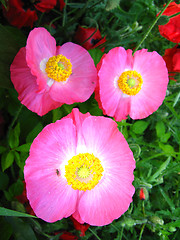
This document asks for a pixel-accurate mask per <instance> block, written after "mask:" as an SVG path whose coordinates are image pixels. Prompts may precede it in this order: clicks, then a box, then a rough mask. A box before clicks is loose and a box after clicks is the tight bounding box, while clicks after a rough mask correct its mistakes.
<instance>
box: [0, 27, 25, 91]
mask: <svg viewBox="0 0 180 240" xmlns="http://www.w3.org/2000/svg"><path fill="white" fill-rule="evenodd" d="M12 29H13V31H12ZM0 36H1V37H0V87H3V88H11V87H13V84H12V83H11V80H10V71H9V69H10V65H11V63H12V61H13V59H14V57H15V55H16V54H17V52H18V50H19V48H20V47H21V46H20V45H19V42H20V41H19V39H20V38H21V39H22V38H25V37H24V35H23V34H22V32H21V31H20V30H19V29H17V28H14V27H9V26H8V27H5V26H3V25H1V24H0ZM17 36H20V38H17Z"/></svg>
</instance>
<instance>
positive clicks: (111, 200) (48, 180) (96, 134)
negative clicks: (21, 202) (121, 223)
mask: <svg viewBox="0 0 180 240" xmlns="http://www.w3.org/2000/svg"><path fill="white" fill-rule="evenodd" d="M134 168H135V161H134V158H133V154H132V152H131V150H130V148H129V146H128V143H127V142H126V140H125V138H124V137H123V135H122V134H121V133H120V132H119V130H118V128H117V124H116V123H115V122H114V121H113V120H112V119H110V118H105V117H102V116H99V117H95V116H91V115H90V114H89V113H87V114H82V113H80V112H79V110H78V109H73V111H72V113H71V114H69V115H68V116H67V117H65V118H63V119H61V120H58V121H57V122H55V123H52V124H49V125H47V126H46V127H45V128H44V129H43V130H42V132H41V133H40V134H39V135H38V136H37V137H36V138H35V140H34V142H33V143H32V145H31V149H30V156H29V157H28V159H27V160H26V164H25V167H24V176H25V182H26V188H27V197H28V199H29V201H30V205H31V207H32V208H33V210H34V212H35V214H36V215H37V216H38V217H39V218H42V219H43V220H45V221H47V222H55V221H57V220H60V219H62V218H64V217H65V218H66V217H69V216H70V215H73V217H74V218H75V219H76V220H77V221H78V222H80V223H84V222H86V223H88V224H90V225H97V226H102V225H106V224H109V223H111V222H112V221H113V220H114V219H117V218H119V217H120V216H121V215H122V214H123V213H124V212H125V211H127V209H128V207H129V205H130V203H131V201H132V196H133V194H134V187H133V185H132V181H133V179H134V175H133V170H134Z"/></svg>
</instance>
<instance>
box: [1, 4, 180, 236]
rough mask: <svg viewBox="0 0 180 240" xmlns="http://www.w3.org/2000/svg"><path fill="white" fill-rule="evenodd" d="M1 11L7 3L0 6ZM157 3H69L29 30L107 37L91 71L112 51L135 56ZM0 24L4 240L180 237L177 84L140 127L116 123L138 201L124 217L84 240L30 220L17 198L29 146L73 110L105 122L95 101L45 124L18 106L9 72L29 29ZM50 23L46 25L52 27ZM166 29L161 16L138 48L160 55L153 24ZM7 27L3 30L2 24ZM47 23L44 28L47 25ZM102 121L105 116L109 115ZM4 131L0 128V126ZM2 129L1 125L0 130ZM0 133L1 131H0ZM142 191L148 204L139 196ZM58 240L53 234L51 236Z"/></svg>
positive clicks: (68, 226) (66, 37) (67, 223)
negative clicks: (91, 31) (84, 31)
mask: <svg viewBox="0 0 180 240" xmlns="http://www.w3.org/2000/svg"><path fill="white" fill-rule="evenodd" d="M1 2H2V4H3V5H4V4H5V3H6V1H3V0H1ZM165 3H167V1H165V0H162V1H158V0H130V1H126V0H121V1H119V0H117V1H108V0H105V1H95V0H92V1H82V0H79V1H74V0H68V1H66V7H65V8H64V9H63V11H62V12H60V11H59V9H58V10H57V9H53V10H52V11H50V12H48V13H42V15H41V16H40V15H39V14H40V12H38V21H37V22H36V23H35V25H34V27H40V26H44V25H43V24H44V23H45V24H46V28H47V29H48V30H49V31H50V32H51V33H52V34H53V36H54V37H55V38H56V40H57V43H58V45H61V44H62V43H64V42H67V41H73V42H74V33H75V32H76V29H77V26H78V25H83V26H86V27H95V28H96V29H99V30H100V32H101V34H102V37H106V42H105V44H104V47H105V51H104V52H102V51H101V50H100V49H99V48H95V49H90V50H89V53H90V55H91V57H92V58H93V60H94V63H95V65H96V66H97V64H98V63H99V62H100V60H101V57H102V56H103V54H104V53H107V52H108V51H109V50H110V49H112V48H113V47H117V46H122V47H124V48H125V49H134V48H135V47H136V46H137V45H138V43H139V42H140V41H141V39H142V38H143V36H144V34H145V33H146V32H147V29H149V27H150V25H151V24H152V23H153V21H154V20H155V19H156V15H157V14H158V13H159V12H160V11H161V10H162V8H163V4H165ZM1 19H3V24H0V98H1V101H0V115H2V118H3V119H4V123H2V129H3V130H2V134H1V131H0V154H1V169H0V227H1V239H2V240H10V239H18V240H21V239H23V240H24V239H27V240H28V239H31V240H33V239H40V240H41V239H51V240H55V239H59V237H60V235H61V234H62V233H63V232H64V231H67V232H71V233H73V234H74V235H77V236H78V237H79V239H84V240H95V239H102V240H103V239H106V240H112V239H114V240H129V239H132V240H137V239H139V240H141V239H143V240H150V239H160V240H178V239H179V236H180V230H179V228H180V220H179V216H180V208H179V203H180V198H179V188H180V174H179V173H180V164H179V161H180V147H179V146H180V131H179V129H180V91H179V87H180V85H179V81H178V78H179V77H178V75H177V76H176V77H175V78H176V79H177V81H176V82H175V81H171V80H170V83H169V85H168V89H167V95H166V98H165V100H164V102H163V104H162V105H161V106H160V108H159V109H158V110H157V111H156V112H155V113H153V114H152V115H151V116H149V117H147V118H145V119H143V120H132V119H130V118H128V119H127V120H122V121H121V122H117V125H118V129H119V131H121V132H122V134H123V135H124V137H125V138H126V140H127V142H128V143H129V147H130V149H131V150H132V152H133V155H134V159H135V161H136V169H135V171H134V182H133V185H134V186H135V194H134V196H133V202H132V203H131V205H130V207H129V209H128V210H127V212H126V213H125V214H123V215H122V216H121V217H120V218H119V219H117V220H114V221H113V223H112V224H109V225H107V226H103V227H96V226H90V228H89V229H88V230H87V231H86V235H85V236H84V237H80V236H79V235H80V233H79V231H77V230H75V229H74V226H73V224H72V221H71V220H70V219H69V218H64V219H62V220H61V221H57V222H55V223H47V222H44V221H42V220H41V219H38V218H36V217H34V216H32V215H30V214H28V213H27V204H28V202H25V203H21V202H19V201H18V200H17V196H19V195H21V194H22V192H23V190H24V184H23V180H24V176H23V170H24V164H25V161H26V159H27V158H28V156H29V149H30V146H31V144H32V142H33V140H34V139H35V138H36V137H37V135H38V134H39V133H40V132H41V131H42V129H43V128H44V127H45V126H46V125H47V124H49V123H51V122H55V121H57V120H59V119H62V118H63V117H64V116H67V115H68V114H69V113H70V112H71V111H72V109H73V108H79V110H80V111H81V112H82V113H87V112H89V113H90V114H91V115H96V116H103V111H102V110H101V109H100V108H99V106H98V103H97V101H96V100H95V98H94V94H93V95H92V96H91V97H90V98H89V99H88V100H87V101H86V102H83V103H74V104H72V105H67V104H64V105H62V106H61V107H60V108H57V109H55V110H52V111H51V112H49V113H48V114H46V115H45V116H43V117H39V116H37V114H35V113H33V112H31V111H30V110H28V109H27V108H26V107H23V106H22V105H21V103H20V101H19V100H18V94H17V92H16V91H15V89H14V88H13V85H12V83H11V81H10V65H11V63H12V61H13V59H14V57H15V55H16V54H17V52H18V50H19V49H20V48H21V47H24V46H25V45H26V39H27V36H28V34H29V32H30V30H31V29H30V28H22V29H18V28H16V27H12V26H9V25H8V24H7V22H5V20H4V18H3V16H2V17H1ZM49 22H50V23H49ZM166 22H167V17H161V18H160V19H159V21H158V23H157V24H156V25H155V26H154V28H153V29H152V31H151V32H150V34H149V36H148V37H147V38H146V39H145V40H144V42H143V43H142V44H141V46H140V48H146V49H148V50H149V51H157V52H158V53H159V54H161V55H162V56H163V55H164V51H165V49H167V48H171V47H173V46H174V45H175V44H174V43H171V42H169V41H168V40H166V39H165V38H163V37H162V36H160V34H159V31H158V24H164V23H166ZM4 23H5V24H4ZM48 23H49V24H48ZM106 117H107V116H106ZM0 124H1V123H0ZM3 124H4V125H3ZM0 130H1V125H0ZM141 188H143V189H144V191H145V196H146V198H145V200H144V201H142V200H140V198H139V191H140V189H141ZM55 233H58V235H56V236H55Z"/></svg>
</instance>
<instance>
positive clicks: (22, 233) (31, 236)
mask: <svg viewBox="0 0 180 240" xmlns="http://www.w3.org/2000/svg"><path fill="white" fill-rule="evenodd" d="M7 221H8V222H9V223H10V224H11V226H12V229H13V235H14V237H15V239H16V240H37V238H36V235H35V233H34V231H33V230H32V228H31V226H30V224H28V222H25V220H24V219H20V218H17V217H9V218H8V219H7Z"/></svg>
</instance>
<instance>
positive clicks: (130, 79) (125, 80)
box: [118, 70, 143, 95]
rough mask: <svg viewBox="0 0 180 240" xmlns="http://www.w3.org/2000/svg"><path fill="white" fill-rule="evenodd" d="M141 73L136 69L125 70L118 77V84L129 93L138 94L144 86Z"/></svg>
mask: <svg viewBox="0 0 180 240" xmlns="http://www.w3.org/2000/svg"><path fill="white" fill-rule="evenodd" d="M142 84H143V79H142V76H141V74H139V73H138V72H136V71H134V70H129V71H125V72H123V73H122V74H121V76H120V77H119V79H118V86H119V88H120V89H121V90H122V92H123V93H125V94H127V95H136V94H137V93H138V92H139V91H140V90H141V87H142Z"/></svg>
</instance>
